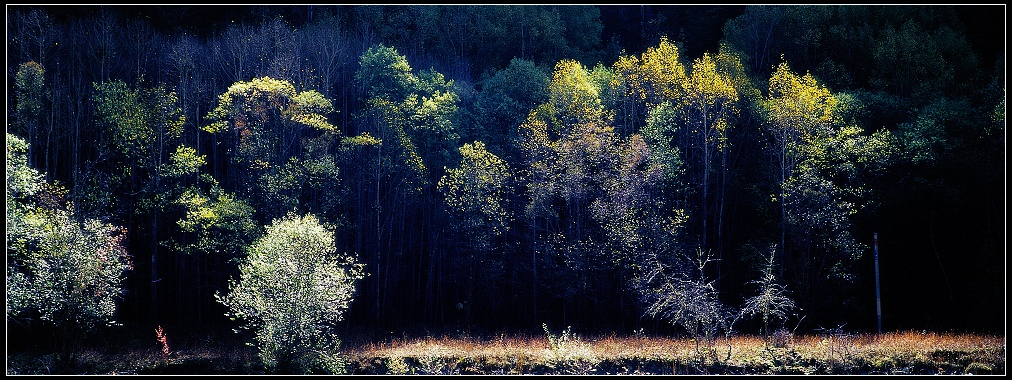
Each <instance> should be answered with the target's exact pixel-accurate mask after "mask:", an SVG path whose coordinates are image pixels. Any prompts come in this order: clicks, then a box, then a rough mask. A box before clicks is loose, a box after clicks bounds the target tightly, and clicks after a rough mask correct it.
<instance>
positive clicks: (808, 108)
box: [762, 63, 896, 313]
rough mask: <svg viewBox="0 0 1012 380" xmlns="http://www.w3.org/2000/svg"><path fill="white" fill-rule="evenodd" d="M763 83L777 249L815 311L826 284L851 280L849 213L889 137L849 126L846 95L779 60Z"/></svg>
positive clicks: (841, 285) (888, 154)
mask: <svg viewBox="0 0 1012 380" xmlns="http://www.w3.org/2000/svg"><path fill="white" fill-rule="evenodd" d="M769 86H770V87H769V93H768V97H766V98H764V99H763V101H762V109H763V110H764V111H763V112H764V115H765V117H766V121H767V127H768V132H769V134H770V136H771V137H772V142H773V147H774V149H775V150H774V151H773V152H772V158H773V159H774V160H775V161H774V164H775V165H776V173H777V174H778V175H779V178H777V180H776V182H777V185H776V187H778V188H779V189H778V190H777V194H775V196H774V200H775V201H776V202H777V203H779V206H780V213H781V220H780V222H781V230H780V244H781V246H779V247H778V248H779V249H780V250H781V252H782V254H783V255H784V256H783V259H782V260H783V261H782V262H784V263H786V264H785V267H787V268H786V269H787V270H788V272H791V274H792V276H791V278H792V281H794V282H795V284H797V285H798V287H797V288H796V289H797V290H798V291H799V294H800V295H801V300H802V304H803V305H804V306H805V307H806V309H808V310H809V311H811V312H816V313H817V312H822V311H825V310H824V307H827V306H828V305H829V304H830V302H828V301H827V299H831V298H832V297H831V296H827V293H828V292H830V290H831V289H832V290H835V291H842V290H844V289H847V288H849V287H850V286H851V285H853V284H854V283H855V281H856V277H855V276H854V275H853V273H851V269H850V268H851V266H852V265H853V263H854V262H855V261H856V260H857V259H858V258H860V256H861V252H862V251H863V250H864V249H865V247H864V246H863V245H862V244H861V243H859V242H858V240H857V239H856V238H855V237H854V236H853V232H852V229H853V218H854V215H855V214H856V213H857V212H858V211H859V210H861V209H862V208H863V206H864V205H865V204H866V203H867V198H866V197H867V196H868V194H869V193H868V190H867V189H866V184H867V183H868V182H869V180H870V179H871V178H872V177H873V176H875V175H877V174H880V173H881V171H882V170H883V169H884V168H885V167H887V166H888V164H889V162H890V160H891V159H892V157H893V156H895V155H896V148H895V142H894V138H893V137H892V135H891V134H890V133H888V132H885V131H880V132H876V133H872V134H870V135H866V134H865V133H864V131H863V129H862V128H861V127H860V126H858V125H856V121H855V118H854V114H855V113H858V112H859V110H860V108H861V104H860V103H859V102H857V101H856V99H855V98H854V97H853V96H851V95H850V94H846V93H833V92H831V91H830V90H829V89H828V88H826V87H825V86H824V85H823V84H822V83H820V82H819V81H818V80H817V79H815V78H814V77H813V76H811V75H810V74H805V75H804V76H799V75H797V74H794V73H793V72H792V71H791V70H790V68H789V67H788V66H787V64H786V63H785V64H781V65H780V66H779V67H778V69H777V71H776V72H775V73H774V75H773V77H772V78H770V84H769ZM784 244H786V245H784ZM836 295H839V293H836Z"/></svg>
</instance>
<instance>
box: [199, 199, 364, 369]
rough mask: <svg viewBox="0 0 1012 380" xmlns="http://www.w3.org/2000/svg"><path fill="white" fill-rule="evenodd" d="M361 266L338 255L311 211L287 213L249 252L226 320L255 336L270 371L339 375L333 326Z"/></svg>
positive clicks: (226, 300)
mask: <svg viewBox="0 0 1012 380" xmlns="http://www.w3.org/2000/svg"><path fill="white" fill-rule="evenodd" d="M363 277H364V275H363V268H362V265H361V264H358V263H357V259H356V258H355V257H354V256H353V255H347V254H339V253H338V252H337V248H336V246H335V244H334V233H333V230H332V229H330V228H328V227H327V226H326V225H323V224H320V222H319V220H318V219H317V218H316V217H315V216H313V215H312V214H308V215H306V216H298V215H295V214H289V215H287V216H285V217H283V218H281V219H277V220H275V221H274V222H273V223H271V225H270V226H268V227H267V231H266V233H265V234H264V236H263V237H261V238H259V239H257V240H256V241H255V242H254V243H253V244H252V245H251V246H250V247H249V250H248V256H247V257H246V259H245V260H243V263H242V264H241V265H240V275H239V277H238V278H237V279H233V280H231V281H230V282H229V290H228V293H227V294H225V295H222V294H220V293H219V294H215V298H216V299H217V300H218V302H221V303H222V304H223V305H225V306H226V307H228V309H229V312H228V315H229V316H232V317H234V318H236V319H239V320H241V321H242V327H243V328H244V329H247V330H252V331H254V333H255V338H254V343H253V344H255V346H256V347H257V349H258V351H259V353H260V359H261V360H262V362H263V364H264V365H265V366H266V367H267V368H268V369H269V370H271V371H272V372H280V373H306V372H311V371H324V372H331V373H334V372H341V371H342V370H343V368H342V367H341V365H340V360H339V358H338V356H337V355H338V351H337V348H338V345H339V344H340V340H339V339H338V338H337V336H336V335H335V334H334V331H333V328H334V323H335V322H338V321H340V320H341V319H343V318H344V314H345V312H346V311H347V309H348V306H349V305H350V303H351V301H352V297H353V295H354V293H355V284H356V281H358V280H359V279H361V278H363Z"/></svg>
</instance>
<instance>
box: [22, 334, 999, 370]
mask: <svg viewBox="0 0 1012 380" xmlns="http://www.w3.org/2000/svg"><path fill="white" fill-rule="evenodd" d="M235 338H236V337H235V336H234V335H233V336H226V337H207V336H205V337H199V338H198V337H194V338H185V339H180V341H179V342H171V341H168V345H169V347H168V349H166V345H165V344H162V343H161V342H159V341H157V340H156V339H151V340H148V341H140V340H129V341H121V342H109V343H115V344H113V345H111V346H101V345H100V344H98V342H90V344H89V346H88V347H87V348H84V349H82V350H81V352H80V353H79V355H78V356H77V359H76V360H75V362H74V363H73V364H70V365H64V366H60V365H58V364H57V363H58V361H57V360H56V355H55V354H52V353H46V352H45V351H44V350H39V349H29V350H25V351H21V352H17V351H11V352H8V355H7V374H8V375H20V374H212V375H214V374H217V375H227V374H264V373H265V369H264V368H263V366H262V365H260V364H259V363H260V362H259V360H258V358H257V355H256V351H255V350H254V349H253V348H251V347H248V346H245V345H243V344H242V343H241V342H239V341H238V340H236V339H235ZM172 346H175V347H172ZM700 347H704V348H703V349H702V350H701V349H699V348H700ZM729 347H730V350H729V349H728V348H729ZM342 352H343V354H344V355H343V359H344V361H345V362H344V370H345V371H346V373H348V374H507V375H509V374H1004V373H1005V356H1006V353H1005V338H1004V337H1001V336H988V335H973V334H951V333H931V332H918V331H907V332H894V333H886V334H877V335H876V334H844V333H835V334H821V335H805V336H794V337H786V338H783V339H779V340H775V341H771V342H770V343H769V344H768V343H767V342H766V341H764V340H763V339H762V338H761V337H755V336H745V335H743V336H736V337H732V338H731V339H730V341H725V340H723V339H721V340H718V341H716V342H713V344H712V345H711V350H710V351H707V350H706V349H705V345H701V346H697V344H696V342H695V341H692V340H691V339H684V338H670V337H654V336H645V335H635V334H634V335H628V336H618V335H615V334H612V335H607V336H597V337H580V336H578V335H576V334H573V333H572V332H570V331H568V330H567V331H564V332H563V333H562V334H559V335H554V334H552V333H550V332H547V333H546V334H545V335H543V336H523V335H506V334H502V335H498V336H490V337H481V338H478V337H470V336H464V335H458V336H443V337H418V338H398V339H388V340H386V341H383V342H371V341H368V340H362V339H352V340H350V341H349V343H348V344H346V345H345V346H344V347H343V349H342ZM708 352H709V354H707V353H708Z"/></svg>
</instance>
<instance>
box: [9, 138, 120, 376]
mask: <svg viewBox="0 0 1012 380" xmlns="http://www.w3.org/2000/svg"><path fill="white" fill-rule="evenodd" d="M26 152H27V143H25V141H24V140H22V139H21V138H20V137H17V136H15V135H11V134H8V135H7V154H8V157H9V160H8V161H7V172H8V179H7V193H8V200H7V206H8V207H7V317H8V320H14V321H22V320H27V321H29V322H35V321H38V322H42V323H43V324H47V325H50V326H52V327H55V334H56V335H55V336H54V337H53V341H54V342H56V344H57V349H59V359H60V361H61V364H64V365H70V364H73V363H74V361H75V358H76V354H77V346H78V344H79V343H80V342H81V340H82V339H83V338H84V337H85V336H86V335H87V334H88V333H90V332H92V331H93V330H95V329H96V328H98V327H101V326H106V325H111V324H116V322H115V320H114V318H115V316H116V311H117V310H116V302H117V301H118V300H119V299H121V298H122V295H123V284H122V281H123V278H124V276H125V274H126V272H127V271H128V270H130V269H131V268H132V266H131V263H130V256H129V255H128V254H127V250H126V248H125V246H124V239H125V238H126V230H125V229H123V228H121V227H117V226H114V225H111V224H108V223H104V222H102V221H99V220H96V219H85V220H83V221H80V220H78V217H79V216H78V215H75V213H74V210H73V206H72V205H66V206H63V205H61V204H63V203H65V200H64V199H63V197H64V196H65V194H66V192H65V191H63V190H61V189H60V187H59V186H57V185H52V184H49V183H46V182H44V181H43V180H42V177H43V175H42V174H41V173H38V172H36V171H35V170H34V169H32V168H30V167H28V165H27V159H26V158H25V154H26Z"/></svg>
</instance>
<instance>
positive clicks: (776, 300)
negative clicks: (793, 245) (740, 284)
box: [741, 247, 797, 346]
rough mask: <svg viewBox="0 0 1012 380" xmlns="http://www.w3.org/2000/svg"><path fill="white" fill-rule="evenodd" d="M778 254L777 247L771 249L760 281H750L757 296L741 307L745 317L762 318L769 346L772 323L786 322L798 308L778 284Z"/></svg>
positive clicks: (764, 333)
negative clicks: (776, 321) (789, 315)
mask: <svg viewBox="0 0 1012 380" xmlns="http://www.w3.org/2000/svg"><path fill="white" fill-rule="evenodd" d="M776 252H777V250H776V247H770V254H769V257H768V258H767V259H766V265H764V266H763V269H762V274H761V275H760V277H759V279H758V280H752V281H749V284H752V285H754V286H755V287H756V295H754V296H752V297H749V298H748V299H746V300H745V303H744V304H743V305H742V307H741V315H742V316H743V317H746V318H749V317H754V316H757V315H758V316H760V317H762V321H763V328H762V334H763V338H764V339H765V340H766V344H767V346H768V345H769V344H770V322H772V321H774V320H786V319H787V315H788V313H790V312H792V311H794V310H795V309H796V308H797V305H795V304H794V300H793V299H791V297H790V292H789V291H788V290H787V288H786V287H784V286H783V285H781V284H779V283H778V282H777V273H776V271H775V270H774V269H775V267H776V266H775V264H776V261H775V259H776Z"/></svg>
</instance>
